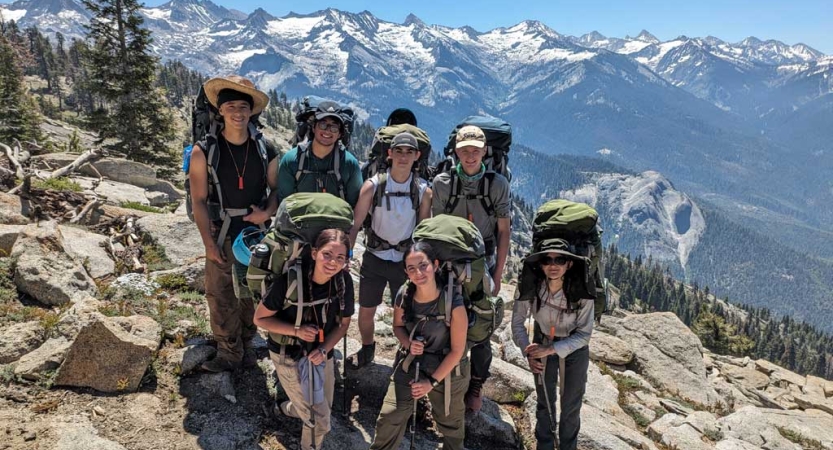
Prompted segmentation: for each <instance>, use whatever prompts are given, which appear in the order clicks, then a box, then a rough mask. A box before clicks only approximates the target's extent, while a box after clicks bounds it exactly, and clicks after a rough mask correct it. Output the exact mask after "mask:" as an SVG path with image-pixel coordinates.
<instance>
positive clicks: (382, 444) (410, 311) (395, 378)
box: [370, 242, 470, 450]
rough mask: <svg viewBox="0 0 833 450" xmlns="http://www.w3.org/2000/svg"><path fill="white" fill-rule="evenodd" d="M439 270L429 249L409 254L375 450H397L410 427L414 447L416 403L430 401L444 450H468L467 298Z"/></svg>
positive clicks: (416, 249) (397, 302)
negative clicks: (395, 346) (449, 285)
mask: <svg viewBox="0 0 833 450" xmlns="http://www.w3.org/2000/svg"><path fill="white" fill-rule="evenodd" d="M439 269H440V261H439V260H437V257H436V254H435V253H434V250H433V249H432V248H431V246H430V245H429V244H427V243H425V242H417V243H415V244H413V245H411V247H410V248H408V250H406V251H405V272H406V273H407V274H408V280H409V281H408V282H407V283H405V284H404V285H403V286H402V288H401V289H400V290H399V292H398V293H397V295H396V300H394V311H393V332H394V334H395V335H396V338H397V339H398V340H399V344H400V349H399V352H398V353H397V355H396V363H395V364H394V369H393V374H392V375H391V382H390V385H389V386H388V392H387V394H386V395H385V400H384V402H383V403H382V410H381V411H380V412H379V418H378V419H377V420H376V436H375V438H374V439H373V444H371V445H370V448H371V450H393V449H398V448H399V443H400V442H401V441H402V437H403V435H404V434H405V431H406V429H407V427H408V422H409V421H410V423H411V431H410V438H411V440H412V442H413V439H414V436H415V432H414V426H415V424H414V421H415V420H416V401H417V400H418V399H419V398H421V397H423V396H426V395H427V396H428V399H429V400H430V401H431V405H432V411H433V416H434V420H435V421H436V422H437V429H438V430H439V432H440V433H441V434H442V435H443V447H442V448H444V449H446V450H462V449H463V440H464V438H465V425H466V407H465V403H464V402H463V397H464V395H465V393H466V389H468V385H469V375H470V374H469V361H468V358H466V357H465V353H466V331H467V330H468V324H469V322H468V316H467V314H466V308H465V305H464V304H463V296H462V295H461V294H460V293H458V292H457V291H456V290H454V289H446V286H445V284H444V282H443V281H442V280H441V279H440V278H441V277H440V276H439V274H438V270H439ZM412 447H413V446H412Z"/></svg>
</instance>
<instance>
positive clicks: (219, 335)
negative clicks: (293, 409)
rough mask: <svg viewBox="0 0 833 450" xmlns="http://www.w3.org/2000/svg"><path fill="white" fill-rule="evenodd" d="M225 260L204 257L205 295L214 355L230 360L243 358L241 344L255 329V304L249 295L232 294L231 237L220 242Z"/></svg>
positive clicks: (251, 336)
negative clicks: (247, 296) (242, 297)
mask: <svg viewBox="0 0 833 450" xmlns="http://www.w3.org/2000/svg"><path fill="white" fill-rule="evenodd" d="M223 254H224V255H225V256H226V262H225V263H223V264H217V263H215V262H214V261H211V260H209V259H208V258H206V259H205V299H206V300H207V301H208V312H209V315H210V316H211V332H212V333H213V334H214V340H216V341H217V358H222V359H225V360H228V361H231V362H234V363H237V362H240V361H241V360H242V359H243V347H244V344H245V343H247V342H249V341H250V340H251V339H252V338H253V337H254V335H255V333H256V332H257V327H255V325H254V316H255V306H254V302H253V301H252V299H251V298H247V299H242V300H241V299H238V298H237V297H236V296H235V295H234V277H233V276H232V270H233V269H234V264H236V263H235V260H234V254H233V253H232V251H231V239H226V241H225V242H224V243H223Z"/></svg>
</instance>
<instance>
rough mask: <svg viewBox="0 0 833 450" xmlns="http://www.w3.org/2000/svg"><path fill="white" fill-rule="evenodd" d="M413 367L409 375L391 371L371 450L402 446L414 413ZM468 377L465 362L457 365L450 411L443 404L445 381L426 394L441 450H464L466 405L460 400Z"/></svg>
mask: <svg viewBox="0 0 833 450" xmlns="http://www.w3.org/2000/svg"><path fill="white" fill-rule="evenodd" d="M413 366H414V365H412V367H411V370H410V372H409V373H405V372H403V371H402V369H401V366H399V365H397V366H396V369H395V370H394V373H393V375H392V377H391V378H392V379H391V382H390V385H388V392H387V394H386V395H385V401H384V403H382V410H381V411H380V412H379V418H378V419H377V420H376V437H375V438H374V439H373V444H371V445H370V448H371V449H372V450H376V449H378V450H395V449H398V448H399V443H400V442H402V437H403V436H404V435H405V431H406V429H407V428H408V421H409V420H411V416H412V415H413V412H414V399H413V398H412V397H411V384H410V383H411V381H413V379H414V370H415V368H414V367H413ZM420 377H422V375H420ZM469 377H470V370H469V362H468V360H463V361H460V374H459V375H457V369H455V370H453V371H452V372H451V406H450V408H449V409H450V410H449V411H445V407H444V402H443V399H444V396H445V386H446V384H445V382H444V381H443V382H441V383H440V384H439V385H438V386H437V387H435V388H434V389H432V390H431V392H429V393H428V400H430V401H431V411H432V414H433V416H434V420H435V421H436V422H437V429H438V430H439V432H440V433H441V434H442V435H443V449H445V450H463V440H464V439H465V437H466V429H465V426H466V405H465V403H464V402H463V396H464V395H465V394H466V390H467V389H468V388H469ZM421 379H422V378H421Z"/></svg>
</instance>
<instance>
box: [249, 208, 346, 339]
mask: <svg viewBox="0 0 833 450" xmlns="http://www.w3.org/2000/svg"><path fill="white" fill-rule="evenodd" d="M352 226H353V210H352V208H350V205H349V204H348V203H347V202H345V201H344V200H342V199H341V198H339V197H336V196H334V195H332V194H327V193H320V192H299V193H295V194H292V195H290V196H289V197H287V198H286V199H284V201H283V202H281V204H280V206H279V207H278V212H277V215H276V216H275V221H274V226H273V227H272V228H270V229H269V231H268V232H267V233H266V236H265V237H264V238H263V240H261V241H260V244H258V245H256V246H254V248H253V251H252V258H251V260H250V262H249V267H248V271H247V272H246V282H247V284H248V286H249V289H250V290H251V291H252V292H260V297H261V298H262V297H263V296H264V295H266V291H267V290H268V288H269V286H270V285H271V283H272V281H273V280H274V279H275V277H277V276H280V275H282V274H284V273H288V274H289V280H288V286H287V289H286V301H285V302H284V307H285V308H289V307H290V306H297V307H298V308H297V311H298V314H297V315H296V318H295V328H298V327H299V326H300V325H301V320H302V316H303V314H304V308H308V307H316V306H318V305H321V304H323V303H326V302H329V301H330V299H329V298H325V299H312V298H306V297H307V296H308V295H310V293H307V292H305V291H306V289H305V287H306V286H307V284H306V283H305V282H304V277H303V273H304V272H303V265H304V261H305V260H309V257H310V253H311V250H312V245H313V244H314V242H315V239H316V238H317V237H318V234H319V233H321V231H323V230H326V229H330V228H336V229H340V230H342V231H344V232H349V231H350V228H351V227H352ZM261 252H262V253H261ZM347 276H349V275H347ZM335 282H336V286H337V287H338V289H339V290H343V289H344V275H343V274H342V276H338V277H337V278H336V279H335ZM339 308H340V309H339V311H344V304H343V297H342V304H340V305H339ZM269 336H270V337H271V338H272V340H273V341H275V342H276V343H277V344H278V345H290V344H294V343H296V342H297V340H296V339H295V338H294V337H292V336H284V335H280V334H277V333H269Z"/></svg>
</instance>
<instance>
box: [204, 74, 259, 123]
mask: <svg viewBox="0 0 833 450" xmlns="http://www.w3.org/2000/svg"><path fill="white" fill-rule="evenodd" d="M203 88H204V89H205V96H206V97H207V98H208V102H209V103H211V105H212V106H214V107H215V108H218V109H219V105H217V97H218V96H219V94H220V91H222V90H223V89H231V90H234V91H237V92H242V93H244V94H247V95H250V96H251V97H252V101H253V102H254V104H253V105H252V114H253V115H254V114H260V113H261V112H263V110H264V109H265V108H266V105H268V104H269V96H268V95H266V94H265V93H264V92H262V91H259V90H258V89H257V88H256V87H255V84H254V83H252V81H251V80H249V79H248V78H244V77H241V76H238V75H228V76H225V77H216V78H212V79H210V80H208V81H206V82H205V84H203Z"/></svg>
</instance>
